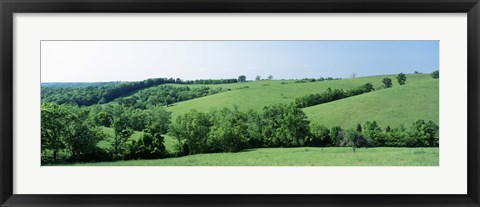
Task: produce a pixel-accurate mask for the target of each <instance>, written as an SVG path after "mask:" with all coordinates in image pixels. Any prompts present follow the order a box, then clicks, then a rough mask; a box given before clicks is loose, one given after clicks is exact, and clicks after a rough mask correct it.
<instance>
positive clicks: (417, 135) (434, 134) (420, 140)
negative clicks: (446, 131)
mask: <svg viewBox="0 0 480 207" xmlns="http://www.w3.org/2000/svg"><path fill="white" fill-rule="evenodd" d="M409 135H410V138H411V140H412V141H413V143H415V144H414V145H413V146H412V147H422V146H427V147H438V144H439V138H438V126H437V125H436V124H435V123H433V122H432V121H428V122H427V121H424V120H418V121H416V122H415V123H413V124H412V127H411V128H410V131H409Z"/></svg>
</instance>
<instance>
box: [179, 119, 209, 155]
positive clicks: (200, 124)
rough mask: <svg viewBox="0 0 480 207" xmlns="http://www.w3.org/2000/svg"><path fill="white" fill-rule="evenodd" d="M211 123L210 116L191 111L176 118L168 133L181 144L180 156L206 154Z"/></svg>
mask: <svg viewBox="0 0 480 207" xmlns="http://www.w3.org/2000/svg"><path fill="white" fill-rule="evenodd" d="M211 126H212V123H211V121H210V115H209V114H206V113H203V112H199V111H196V110H192V111H190V112H188V113H186V114H183V115H181V116H178V117H177V119H176V120H175V122H173V123H172V125H171V127H170V133H171V134H172V136H174V137H176V138H177V139H178V140H179V141H180V143H181V144H182V147H181V150H182V154H197V153H203V152H207V149H208V147H207V142H206V138H207V136H208V133H209V132H210V127H211Z"/></svg>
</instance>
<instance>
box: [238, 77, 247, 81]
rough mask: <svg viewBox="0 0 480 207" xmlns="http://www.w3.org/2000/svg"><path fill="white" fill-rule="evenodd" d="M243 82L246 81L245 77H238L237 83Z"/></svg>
mask: <svg viewBox="0 0 480 207" xmlns="http://www.w3.org/2000/svg"><path fill="white" fill-rule="evenodd" d="M245 81H247V76H245V75H241V76H238V82H245Z"/></svg>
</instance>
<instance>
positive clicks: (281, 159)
mask: <svg viewBox="0 0 480 207" xmlns="http://www.w3.org/2000/svg"><path fill="white" fill-rule="evenodd" d="M438 156H439V155H438V148H385V147H383V148H367V149H363V148H362V149H357V152H356V153H353V152H352V149H351V148H311V147H302V148H266V149H251V150H245V151H244V152H239V153H217V154H199V155H190V156H185V157H179V158H167V159H156V160H128V161H114V162H97V163H78V164H73V165H75V166H438V165H439V159H438Z"/></svg>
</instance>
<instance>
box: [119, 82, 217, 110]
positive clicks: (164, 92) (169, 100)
mask: <svg viewBox="0 0 480 207" xmlns="http://www.w3.org/2000/svg"><path fill="white" fill-rule="evenodd" d="M223 91H225V90H224V89H223V88H210V87H207V86H202V87H195V88H190V87H188V86H182V87H178V86H171V85H162V86H158V87H152V88H148V89H144V90H141V91H139V92H138V93H135V94H134V95H131V96H128V97H122V98H119V99H117V102H118V103H119V104H120V105H122V106H124V107H127V108H134V109H148V108H154V107H156V106H169V105H170V104H173V103H176V102H180V101H186V100H191V99H194V98H199V97H204V96H208V95H213V94H216V93H220V92H223Z"/></svg>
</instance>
